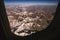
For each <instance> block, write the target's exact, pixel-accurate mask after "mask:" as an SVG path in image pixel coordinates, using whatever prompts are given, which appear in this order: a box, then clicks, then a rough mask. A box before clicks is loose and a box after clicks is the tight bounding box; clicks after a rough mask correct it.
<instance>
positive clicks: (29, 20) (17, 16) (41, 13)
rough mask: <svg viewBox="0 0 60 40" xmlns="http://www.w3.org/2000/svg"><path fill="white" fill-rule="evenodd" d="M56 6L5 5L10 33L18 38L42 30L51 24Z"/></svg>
mask: <svg viewBox="0 0 60 40" xmlns="http://www.w3.org/2000/svg"><path fill="white" fill-rule="evenodd" d="M55 9H56V6H55V5H53V6H48V5H47V6H45V5H31V6H24V7H21V6H17V5H12V6H11V5H6V12H7V16H8V19H9V22H10V28H11V31H12V32H13V33H14V34H16V35H18V36H27V35H31V34H33V33H36V32H38V31H41V30H44V29H46V28H47V27H48V25H49V24H50V23H51V21H52V19H53V17H54V14H55V11H56V10H55Z"/></svg>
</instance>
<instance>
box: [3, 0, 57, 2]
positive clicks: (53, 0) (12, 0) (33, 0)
mask: <svg viewBox="0 0 60 40" xmlns="http://www.w3.org/2000/svg"><path fill="white" fill-rule="evenodd" d="M4 1H5V2H58V0H4Z"/></svg>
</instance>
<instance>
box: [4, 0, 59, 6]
mask: <svg viewBox="0 0 60 40" xmlns="http://www.w3.org/2000/svg"><path fill="white" fill-rule="evenodd" d="M4 2H5V4H7V5H16V4H18V5H27V4H28V5H31V4H32V5H34V4H35V5H36V4H39V5H57V4H58V0H4Z"/></svg>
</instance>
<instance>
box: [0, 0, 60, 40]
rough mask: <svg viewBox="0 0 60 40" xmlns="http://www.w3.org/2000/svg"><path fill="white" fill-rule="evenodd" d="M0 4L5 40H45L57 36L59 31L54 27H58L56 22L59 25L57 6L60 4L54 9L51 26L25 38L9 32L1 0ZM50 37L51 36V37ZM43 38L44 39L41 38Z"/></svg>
mask: <svg viewBox="0 0 60 40" xmlns="http://www.w3.org/2000/svg"><path fill="white" fill-rule="evenodd" d="M0 3H1V9H0V10H1V11H0V19H1V24H2V25H3V30H4V33H5V36H6V38H7V39H10V40H15V39H18V40H20V39H21V40H23V39H24V40H26V39H29V40H30V39H32V40H34V39H35V40H37V38H38V39H40V38H41V39H42V40H43V39H47V38H49V39H51V38H52V37H53V38H55V37H56V36H58V34H59V32H57V31H59V30H60V29H58V28H59V26H58V27H56V26H57V25H58V24H57V22H58V23H59V10H60V9H59V7H60V6H59V4H60V2H59V4H58V6H57V8H56V13H55V16H54V18H53V20H52V22H51V24H49V27H48V28H47V29H45V30H42V31H41V32H37V33H36V34H32V35H31V36H26V37H20V36H17V35H15V34H13V33H12V32H11V30H10V25H9V21H8V18H7V13H6V9H5V5H4V0H1V2H0ZM57 13H58V14H57ZM54 30H55V31H56V32H55V31H54ZM54 33H55V34H54ZM56 34H57V35H56ZM50 35H52V37H51V36H50ZM43 37H45V38H43ZM46 37H47V38H46ZM53 38H52V39H53Z"/></svg>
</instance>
